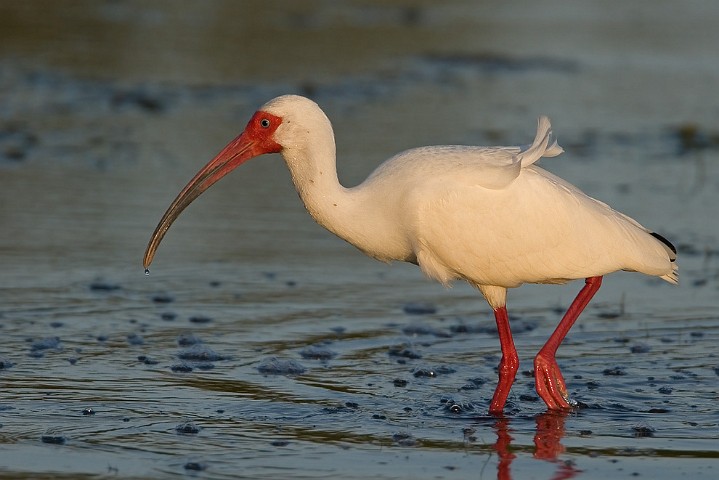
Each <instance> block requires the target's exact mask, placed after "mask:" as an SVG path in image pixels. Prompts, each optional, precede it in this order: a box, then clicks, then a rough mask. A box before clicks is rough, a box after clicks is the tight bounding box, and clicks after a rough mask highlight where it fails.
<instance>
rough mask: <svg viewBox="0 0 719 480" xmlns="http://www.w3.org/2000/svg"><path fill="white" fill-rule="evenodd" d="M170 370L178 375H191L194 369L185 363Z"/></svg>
mask: <svg viewBox="0 0 719 480" xmlns="http://www.w3.org/2000/svg"><path fill="white" fill-rule="evenodd" d="M170 370H172V371H173V372H177V373H190V372H191V371H192V367H191V366H189V365H186V364H184V363H181V364H176V365H172V366H171V367H170Z"/></svg>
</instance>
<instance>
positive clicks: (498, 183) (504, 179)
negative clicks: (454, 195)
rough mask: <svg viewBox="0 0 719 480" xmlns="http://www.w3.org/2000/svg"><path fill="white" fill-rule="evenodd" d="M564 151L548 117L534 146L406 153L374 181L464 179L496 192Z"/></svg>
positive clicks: (541, 121)
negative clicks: (523, 170) (394, 178)
mask: <svg viewBox="0 0 719 480" xmlns="http://www.w3.org/2000/svg"><path fill="white" fill-rule="evenodd" d="M563 151H564V150H563V149H562V147H560V146H559V145H558V144H557V142H556V141H555V140H554V138H553V136H552V129H551V124H550V122H549V119H548V118H547V117H544V116H542V117H540V118H539V121H538V125H537V135H536V137H535V139H534V142H532V144H530V145H525V146H523V147H477V146H465V145H443V146H431V147H419V148H413V149H411V150H406V151H404V152H402V153H399V154H398V155H395V156H394V157H392V158H390V159H389V160H387V161H386V162H385V163H384V164H382V165H381V166H380V167H379V168H378V169H377V170H375V172H374V173H373V174H372V175H370V179H372V178H373V177H374V178H375V179H377V178H381V177H385V178H391V177H405V178H406V177H410V176H417V177H418V179H419V177H421V178H423V179H425V181H426V180H427V179H436V180H438V181H442V180H443V179H449V180H452V181H458V180H459V179H461V180H462V181H463V182H465V183H467V184H472V185H477V186H481V187H484V188H489V189H492V190H498V189H502V188H506V187H507V186H508V185H509V184H510V183H512V182H513V181H514V180H515V179H516V178H517V177H518V176H519V172H520V170H521V169H522V168H525V167H528V166H530V165H532V164H533V163H535V162H536V161H537V160H539V159H540V158H542V157H556V156H557V155H559V154H560V153H562V152H563Z"/></svg>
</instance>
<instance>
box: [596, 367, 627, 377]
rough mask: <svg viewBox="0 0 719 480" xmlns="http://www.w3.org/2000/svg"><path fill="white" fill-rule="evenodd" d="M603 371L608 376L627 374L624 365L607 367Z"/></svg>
mask: <svg viewBox="0 0 719 480" xmlns="http://www.w3.org/2000/svg"><path fill="white" fill-rule="evenodd" d="M602 373H603V374H604V375H607V376H621V375H626V374H627V372H625V371H624V367H614V368H605V369H604V370H603V371H602Z"/></svg>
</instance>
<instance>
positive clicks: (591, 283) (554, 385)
mask: <svg viewBox="0 0 719 480" xmlns="http://www.w3.org/2000/svg"><path fill="white" fill-rule="evenodd" d="M601 285H602V277H589V278H587V279H586V280H585V285H584V288H582V290H581V291H580V292H579V294H578V295H577V297H576V298H575V299H574V301H573V302H572V305H570V307H569V309H568V310H567V313H565V314H564V317H562V321H561V322H559V325H557V328H556V329H555V330H554V333H552V335H551V336H550V337H549V340H547V343H545V344H544V346H543V347H542V349H541V350H540V351H539V353H538V354H537V356H536V357H534V382H535V385H536V387H537V393H538V394H539V396H540V397H542V400H544V403H546V404H547V407H549V408H550V409H552V410H559V409H563V408H570V404H569V394H568V393H567V386H566V384H565V383H564V378H563V377H562V372H560V371H559V365H557V360H556V358H555V355H556V353H557V349H558V348H559V345H560V344H561V343H562V340H564V337H566V336H567V333H569V329H570V328H572V325H574V322H576V321H577V318H578V317H579V314H580V313H582V311H583V310H584V308H585V307H586V306H587V304H588V303H589V301H590V300H591V299H592V297H593V296H594V294H595V293H597V290H599V287H600V286H601Z"/></svg>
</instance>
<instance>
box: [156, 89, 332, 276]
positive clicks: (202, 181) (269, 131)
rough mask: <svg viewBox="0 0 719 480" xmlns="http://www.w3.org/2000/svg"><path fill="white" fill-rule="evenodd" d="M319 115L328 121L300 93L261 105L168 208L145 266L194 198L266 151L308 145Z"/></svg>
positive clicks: (317, 108)
mask: <svg viewBox="0 0 719 480" xmlns="http://www.w3.org/2000/svg"><path fill="white" fill-rule="evenodd" d="M318 115H319V116H320V117H321V119H322V121H323V122H326V123H327V124H329V120H327V117H325V115H324V113H323V112H322V110H321V109H320V108H319V106H317V104H316V103H315V102H313V101H312V100H309V99H307V98H304V97H300V96H297V95H284V96H281V97H277V98H275V99H273V100H270V101H269V102H267V103H266V104H264V105H263V106H262V107H260V109H259V110H258V111H257V112H255V114H254V115H253V116H252V118H251V119H250V121H249V122H248V123H247V126H246V127H245V129H244V130H243V132H242V133H241V134H240V135H238V136H237V137H236V138H235V139H233V140H232V141H231V142H230V143H228V144H227V146H225V148H223V149H222V150H221V151H220V153H218V154H217V155H216V156H215V158H213V159H212V160H210V162H208V163H207V165H205V166H204V167H202V169H200V171H199V172H197V174H196V175H195V176H194V177H193V178H192V180H190V181H189V183H188V184H187V185H186V186H185V188H183V189H182V191H181V192H180V193H179V194H178V195H177V197H176V198H175V200H174V201H173V202H172V204H170V206H169V207H168V208H167V211H166V212H165V214H164V215H163V216H162V219H161V220H160V222H159V223H158V224H157V227H156V228H155V231H154V232H153V234H152V237H151V238H150V242H149V243H148V244H147V249H146V250H145V256H144V258H143V265H144V267H145V269H146V270H147V268H148V267H149V266H150V263H152V259H153V257H154V256H155V251H156V250H157V248H158V247H159V245H160V242H161V241H162V239H163V237H164V236H165V233H167V230H168V229H169V228H170V226H171V225H172V222H174V221H175V219H176V218H177V217H178V216H179V215H180V213H182V211H183V210H184V209H185V208H186V207H187V206H188V205H189V204H190V203H192V201H193V200H195V199H196V198H197V197H199V196H200V194H202V192H204V191H205V190H207V189H208V188H210V187H211V186H212V185H213V184H214V183H215V182H217V181H218V180H219V179H221V178H222V177H224V176H225V175H227V174H228V173H230V172H231V171H232V170H234V169H235V168H237V167H239V166H240V165H242V164H243V163H245V162H246V161H248V160H250V159H251V158H254V157H257V156H259V155H263V154H265V153H283V154H284V153H285V152H286V151H295V150H298V149H303V148H305V146H306V144H307V141H306V138H307V137H308V134H309V132H310V129H309V128H307V126H308V125H312V123H313V121H315V122H316V121H317V118H316V117H317V116H318ZM303 139H305V141H302V140H303ZM285 157H286V158H287V156H285ZM290 157H293V156H292V155H290ZM288 163H289V160H288Z"/></svg>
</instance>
